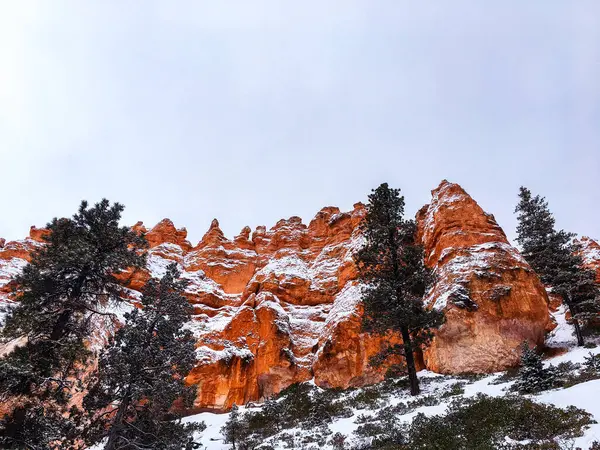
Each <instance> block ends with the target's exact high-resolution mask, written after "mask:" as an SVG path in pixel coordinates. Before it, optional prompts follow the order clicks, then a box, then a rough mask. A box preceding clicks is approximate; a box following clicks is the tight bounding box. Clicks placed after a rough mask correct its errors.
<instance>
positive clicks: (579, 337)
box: [563, 295, 584, 347]
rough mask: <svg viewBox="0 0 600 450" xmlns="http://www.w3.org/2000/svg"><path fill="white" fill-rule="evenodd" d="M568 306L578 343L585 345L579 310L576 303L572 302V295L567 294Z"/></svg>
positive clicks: (581, 345)
mask: <svg viewBox="0 0 600 450" xmlns="http://www.w3.org/2000/svg"><path fill="white" fill-rule="evenodd" d="M566 297H567V302H566V303H567V306H568V307H569V312H570V313H571V320H572V321H573V326H574V327H575V336H576V337H577V345H578V346H579V347H583V345H584V342H583V334H581V325H580V324H579V320H578V319H577V311H576V308H575V305H573V303H572V302H571V296H570V295H567V296H566ZM563 298H564V297H563Z"/></svg>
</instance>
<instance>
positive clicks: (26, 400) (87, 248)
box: [0, 200, 145, 449]
mask: <svg viewBox="0 0 600 450" xmlns="http://www.w3.org/2000/svg"><path fill="white" fill-rule="evenodd" d="M122 211H123V206H122V205H120V204H118V203H115V204H113V205H112V206H111V205H110V203H109V202H108V200H102V201H101V202H100V203H98V204H96V205H95V206H94V207H91V208H88V204H87V202H85V201H84V202H82V203H81V206H80V208H79V211H78V213H77V214H75V215H74V216H73V217H72V218H71V219H68V218H62V219H56V218H55V219H54V220H52V222H50V223H49V224H48V225H47V228H48V230H49V234H48V235H47V236H46V237H45V239H46V243H45V245H44V246H41V247H40V248H39V249H38V250H37V251H35V252H34V254H33V255H32V260H31V263H29V264H28V265H27V266H25V268H24V270H23V272H22V274H21V275H19V276H17V277H16V279H15V282H16V283H15V284H16V286H17V287H16V289H15V292H14V295H15V298H16V300H17V306H16V307H14V308H13V309H12V311H10V312H9V314H8V316H7V318H6V323H5V326H4V329H3V330H2V335H3V338H4V339H16V340H17V342H20V343H21V344H20V345H18V346H16V347H15V349H14V350H13V351H12V352H10V353H9V354H8V355H6V356H4V357H3V358H2V359H0V394H1V398H2V399H3V400H6V399H8V398H9V397H15V396H18V399H19V403H18V405H17V407H16V408H15V409H14V411H13V413H12V414H11V415H8V416H6V417H4V419H3V421H2V423H1V424H0V442H2V443H3V445H4V447H5V448H11V446H12V448H29V447H31V448H36V449H42V448H52V446H54V444H53V443H52V442H54V441H55V437H56V433H55V432H56V430H59V429H60V430H63V431H65V430H68V429H72V428H73V427H74V423H73V422H72V421H70V420H69V418H68V412H67V411H66V407H67V406H66V405H67V403H68V401H69V396H70V394H71V392H72V389H73V387H74V381H73V380H75V379H77V374H78V372H79V370H81V368H82V367H83V366H84V363H85V362H86V360H87V358H88V357H89V355H90V352H89V351H88V350H87V349H86V346H85V343H86V338H88V337H89V334H90V331H91V324H92V322H93V321H94V320H95V318H97V317H99V316H101V315H102V316H105V315H110V314H109V313H108V312H106V307H107V306H108V305H110V304H111V303H114V302H119V301H121V298H122V295H123V287H122V283H121V282H119V281H118V279H117V278H116V277H115V274H118V273H119V272H120V271H122V270H125V269H127V268H129V267H142V266H143V265H145V259H144V257H143V256H141V255H140V254H139V253H138V251H137V248H139V247H140V246H143V245H144V243H145V240H144V239H143V238H141V237H139V236H138V235H137V234H135V233H134V232H132V231H131V229H129V228H128V227H121V226H119V219H120V217H121V212H122ZM23 410H25V411H26V414H23V413H22V412H23ZM32 429H38V430H41V429H47V430H54V431H52V432H50V431H49V432H48V433H47V438H46V440H45V441H44V438H45V437H44V436H45V435H44V434H40V433H36V435H35V436H34V433H31V432H30V431H28V430H32ZM17 436H21V437H22V438H23V439H25V440H24V441H23V440H21V441H18V439H20V438H17ZM34 440H35V441H36V442H35V444H34V443H33V441H34ZM65 445H66V444H63V445H62V448H66V447H65Z"/></svg>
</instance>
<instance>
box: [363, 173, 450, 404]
mask: <svg viewBox="0 0 600 450" xmlns="http://www.w3.org/2000/svg"><path fill="white" fill-rule="evenodd" d="M366 208H367V214H366V217H365V219H364V222H363V223H362V225H361V227H362V228H361V229H362V233H363V236H364V238H365V240H366V243H365V245H364V247H363V248H362V249H361V250H360V251H359V252H358V253H357V255H356V257H355V261H356V263H357V266H358V270H359V279H360V281H361V282H362V284H363V296H362V301H363V304H364V315H363V328H364V330H365V331H368V332H373V333H378V334H386V333H389V332H399V333H400V335H401V336H402V341H403V344H402V346H390V347H389V348H388V349H387V350H385V351H384V354H393V353H396V354H400V355H402V356H403V357H404V358H405V361H406V367H407V370H408V376H409V379H410V391H411V394H412V395H416V394H418V393H419V392H420V389H419V380H418V378H417V372H416V365H415V352H416V351H417V350H418V349H419V348H420V347H421V346H423V345H424V344H426V343H427V342H428V341H429V340H430V339H431V337H432V330H433V329H435V328H437V327H439V326H440V325H441V324H442V322H443V318H444V316H443V314H442V313H441V312H439V311H436V310H428V309H426V308H425V306H424V304H423V296H424V294H425V292H426V291H427V289H428V287H429V285H430V284H431V282H432V278H433V277H432V273H431V271H430V270H429V269H428V268H427V267H426V266H425V264H424V261H423V248H422V246H421V245H419V244H418V243H417V242H416V241H415V234H416V224H415V222H414V221H413V220H406V219H404V197H402V196H400V190H399V189H392V188H390V187H389V186H388V185H387V183H383V184H382V185H381V186H379V187H378V188H377V189H375V190H373V192H372V194H371V195H369V203H368V205H367V207H366Z"/></svg>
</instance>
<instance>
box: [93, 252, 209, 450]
mask: <svg viewBox="0 0 600 450" xmlns="http://www.w3.org/2000/svg"><path fill="white" fill-rule="evenodd" d="M179 275H180V274H179V273H178V271H177V266H176V265H175V264H174V263H173V264H171V265H169V266H168V267H167V271H166V273H165V275H164V276H163V277H162V279H161V280H160V281H158V280H155V279H152V280H150V281H149V282H148V283H147V285H146V287H145V289H144V291H143V296H142V299H141V309H137V308H136V309H134V310H133V311H132V312H129V313H126V314H125V325H124V326H123V327H122V328H120V329H119V330H117V332H116V333H115V335H114V337H113V338H112V339H111V341H110V343H109V345H108V346H107V347H106V348H105V349H104V351H103V353H102V355H101V357H100V361H99V364H98V370H97V372H96V374H95V376H94V379H93V381H92V383H91V386H92V387H91V389H90V391H89V393H88V394H87V396H86V397H85V399H84V402H83V407H84V409H85V411H86V412H87V413H88V414H89V416H90V417H91V423H90V426H89V427H88V428H87V432H86V437H85V439H86V441H87V443H89V444H93V443H97V442H100V441H102V440H104V439H106V446H105V449H106V450H115V449H140V448H144V449H157V450H167V449H168V450H171V449H172V450H180V449H182V448H185V449H191V448H197V447H198V444H196V443H194V442H193V432H194V431H201V430H202V429H203V428H204V427H203V425H197V424H196V425H195V424H182V423H181V421H180V420H178V417H177V416H176V415H175V414H174V413H172V408H173V404H174V403H175V401H177V400H181V401H182V402H183V406H191V404H192V402H193V397H194V389H193V388H192V387H186V385H185V381H184V379H185V376H186V375H187V374H188V373H189V372H190V370H191V369H192V368H193V367H194V364H195V361H196V359H195V352H194V343H195V339H194V337H193V335H192V333H191V331H189V330H187V329H184V328H183V325H184V324H185V323H186V322H189V321H190V320H191V314H192V312H193V307H192V305H191V304H190V303H189V301H188V300H187V298H186V297H184V296H183V292H184V289H185V286H186V282H185V281H184V280H181V279H179Z"/></svg>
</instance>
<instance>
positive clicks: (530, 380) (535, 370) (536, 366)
mask: <svg viewBox="0 0 600 450" xmlns="http://www.w3.org/2000/svg"><path fill="white" fill-rule="evenodd" d="M555 382H556V371H555V369H554V367H551V366H550V367H544V363H543V362H542V358H541V357H540V356H539V355H538V354H537V353H536V352H535V350H533V349H530V348H529V346H528V345H527V344H526V343H525V344H523V353H522V355H521V368H520V369H519V375H518V377H517V380H516V381H515V384H514V385H513V389H514V390H516V391H518V392H520V393H522V394H531V393H535V392H540V391H544V390H547V389H552V388H553V387H554V385H555Z"/></svg>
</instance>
